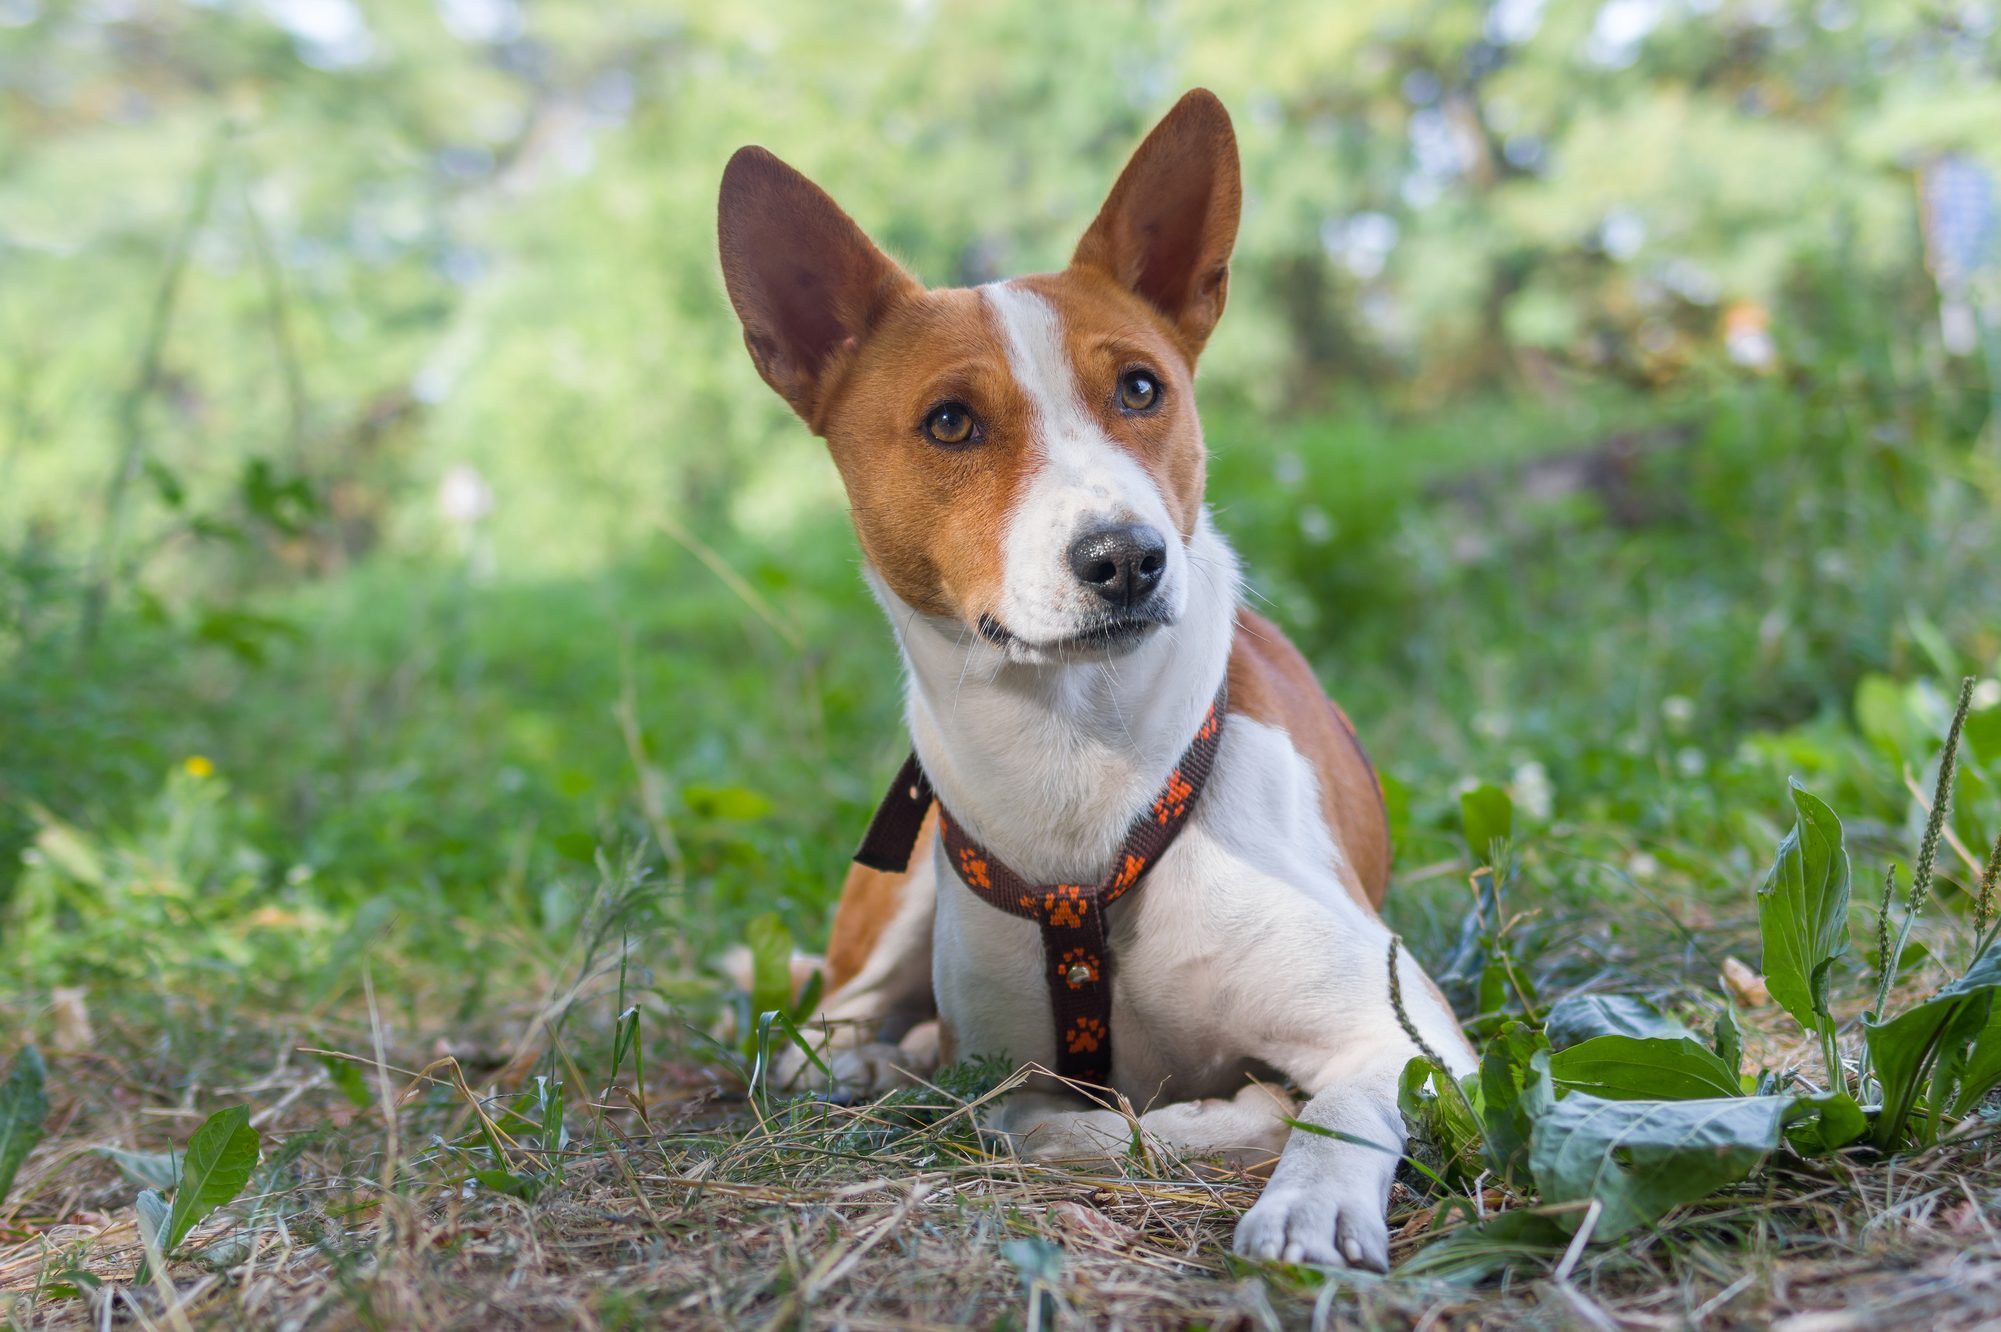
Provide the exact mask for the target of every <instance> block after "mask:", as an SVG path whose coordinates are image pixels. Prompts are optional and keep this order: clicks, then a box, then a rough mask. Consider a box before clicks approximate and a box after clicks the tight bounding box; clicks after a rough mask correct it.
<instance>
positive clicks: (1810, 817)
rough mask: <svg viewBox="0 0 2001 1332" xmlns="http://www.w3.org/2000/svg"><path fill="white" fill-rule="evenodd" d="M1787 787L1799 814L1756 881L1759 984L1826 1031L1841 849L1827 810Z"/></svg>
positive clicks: (1842, 925) (1837, 948)
mask: <svg viewBox="0 0 2001 1332" xmlns="http://www.w3.org/2000/svg"><path fill="white" fill-rule="evenodd" d="M1791 787H1792V797H1793V805H1794V807H1795V808H1796V809H1797V810H1798V811H1799V817H1798V819H1797V820H1796V821H1795V822H1794V824H1793V828H1792V831H1791V832H1789V833H1787V834H1786V836H1785V840H1784V841H1782V842H1780V843H1779V851H1778V857H1777V859H1776V860H1774V861H1773V863H1772V869H1771V872H1770V873H1769V874H1767V875H1766V876H1765V881H1764V883H1763V884H1761V885H1760V886H1759V888H1758V934H1759V936H1760V937H1761V938H1762V939H1763V941H1764V946H1765V984H1766V985H1767V986H1768V987H1770V989H1771V992H1772V998H1774V999H1776V1000H1778V1002H1779V1004H1780V1005H1781V1006H1782V1007H1783V1008H1784V1009H1785V1010H1786V1011H1787V1012H1788V1013H1791V1014H1792V1015H1793V1018H1794V1020H1795V1021H1797V1022H1798V1023H1799V1024H1800V1025H1801V1026H1802V1027H1805V1028H1806V1029H1807V1030H1809V1031H1816V1032H1818V1031H1828V1030H1832V1028H1833V1024H1834V1018H1833V1016H1832V1015H1831V1014H1830V1013H1829V1011H1828V1002H1827V989H1828V978H1829V975H1830V972H1831V969H1832V967H1833V965H1834V961H1835V959H1836V958H1838V957H1840V956H1841V955H1842V954H1843V953H1845V952H1847V951H1848V850H1847V848H1846V847H1845V846H1843V845H1842V838H1841V820H1840V819H1838V818H1836V817H1835V816H1834V811H1833V810H1831V809H1829V808H1828V807H1827V806H1826V805H1825V804H1823V803H1822V802H1821V801H1820V800H1819V799H1818V798H1816V797H1815V796H1814V795H1812V794H1811V793H1809V792H1808V791H1807V790H1806V788H1805V787H1803V786H1801V785H1800V784H1799V783H1798V782H1796V781H1795V782H1793V783H1791Z"/></svg>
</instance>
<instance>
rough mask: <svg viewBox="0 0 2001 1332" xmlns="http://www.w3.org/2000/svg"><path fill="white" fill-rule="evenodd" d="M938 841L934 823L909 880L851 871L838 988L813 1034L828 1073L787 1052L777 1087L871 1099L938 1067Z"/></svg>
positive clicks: (840, 929)
mask: <svg viewBox="0 0 2001 1332" xmlns="http://www.w3.org/2000/svg"><path fill="white" fill-rule="evenodd" d="M931 836H932V832H931V828H930V826H929V825H927V827H926V830H925V835H924V838H923V840H922V841H920V842H919V843H918V847H917V850H916V853H915V854H914V855H913V856H912V858H911V868H910V869H909V871H908V872H906V873H904V874H901V875H887V874H883V873H881V872H879V871H875V870H866V869H862V868H860V867H859V866H858V867H856V869H855V871H854V872H853V873H851V874H850V875H849V878H848V883H847V886H846V888H845V889H844V890H843V892H842V894H841V905H840V907H839V909H838V911H837V912H836V914H835V918H834V937H833V941H832V945H831V946H830V947H829V949H828V959H827V961H828V979H829V981H830V982H831V984H832V987H833V988H832V989H831V991H830V992H829V993H828V995H827V997H826V999H825V1000H824V1001H823V1002H822V1004H821V1006H820V1012H819V1015H818V1017H817V1018H816V1019H815V1020H814V1021H813V1022H812V1023H811V1024H810V1025H809V1027H808V1029H807V1030H806V1032H805V1035H806V1036H807V1037H808V1038H809V1039H811V1040H813V1041H814V1042H816V1044H817V1045H818V1046H819V1048H818V1049H817V1050H816V1051H815V1053H817V1054H818V1055H819V1056H820V1060H821V1062H822V1063H824V1064H825V1065H826V1071H825V1072H823V1071H822V1070H821V1069H820V1068H819V1067H817V1066H816V1065H815V1064H814V1063H813V1061H812V1060H810V1059H808V1058H807V1057H806V1054H805V1052H804V1051H802V1050H800V1049H798V1048H797V1047H788V1048H787V1049H786V1050H785V1051H784V1052H783V1053H782V1054H781V1055H780V1056H779V1058H778V1060H777V1067H776V1069H775V1070H774V1072H775V1075H776V1081H777V1085H779V1086H781V1087H789V1088H804V1087H814V1088H816V1089H819V1090H825V1091H838V1092H842V1093H845V1094H847V1095H850V1096H855V1097H862V1098H866V1097H870V1096H879V1095H881V1094H882V1093H883V1092H886V1091H889V1090H891V1089H892V1088H894V1087H898V1086H902V1085H904V1084H906V1083H907V1082H908V1081H909V1079H908V1078H907V1077H905V1076H904V1074H905V1073H906V1072H907V1073H909V1074H913V1075H915V1076H917V1077H928V1076H929V1075H930V1074H931V1073H932V1072H934V1071H935V1070H936V1069H937V1067H938V1062H939V1039H938V1028H937V1023H936V1021H935V1020H934V1019H935V1016H936V1013H937V1004H936V1002H935V1001H934V1000H933V998H932V994H931V924H932V917H933V916H934V914H935V913H936V907H937V882H938V881H937V869H936V865H935V863H934V858H933V856H932V854H931V842H930V838H931ZM823 1037H824V1039H823ZM899 1070H901V1071H899Z"/></svg>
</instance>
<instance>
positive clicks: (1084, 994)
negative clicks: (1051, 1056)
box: [855, 681, 1229, 1084]
mask: <svg viewBox="0 0 2001 1332" xmlns="http://www.w3.org/2000/svg"><path fill="white" fill-rule="evenodd" d="M1228 694H1229V684H1228V682H1227V681H1225V682H1224V684H1223V685H1222V686H1220V687H1219V688H1218V689H1217V690H1216V699H1215V701H1214V702H1212V703H1211V704H1210V705H1209V710H1208V712H1207V713H1205V714H1204V715H1203V718H1202V724H1201V726H1199V727H1198V728H1196V731H1195V738H1194V739H1193V740H1191V741H1189V742H1188V748H1187V749H1185V750H1183V751H1182V754H1181V760H1180V762H1178V763H1176V764H1175V766H1174V770H1173V771H1172V772H1170V773H1168V774H1167V780H1166V782H1164V783H1163V784H1162V785H1161V788H1160V793H1159V794H1158V795H1156V796H1155V797H1154V798H1153V802H1152V803H1151V804H1150V805H1148V806H1147V808H1146V809H1144V810H1142V811H1141V812H1140V815H1139V817H1138V818H1136V819H1134V820H1133V825H1132V827H1131V829H1129V830H1128V831H1127V833H1126V838H1125V841H1124V843H1123V844H1122V845H1121V846H1120V847H1119V849H1118V852H1117V853H1116V854H1115V855H1114V856H1113V857H1112V867H1111V868H1110V869H1109V870H1107V871H1106V873H1105V877H1104V878H1102V879H1100V880H1099V881H1098V882H1097V883H1095V884H1079V883H1057V884H1049V885H1046V886H1043V885H1037V884H1032V883H1029V882H1028V881H1027V880H1026V879H1023V878H1022V877H1021V876H1020V875H1018V874H1016V873H1015V872H1014V871H1013V870H1011V869H1009V868H1008V867H1007V866H1006V865H1003V864H1002V863H1001V862H1000V861H999V860H997V859H995V858H994V857H993V856H992V855H990V854H988V852H987V850H986V848H985V847H982V846H981V845H980V844H979V843H977V842H975V841H974V840H973V839H972V838H971V837H969V836H967V835H966V831H965V829H963V828H961V827H960V826H959V824H958V822H957V821H956V820H954V819H953V818H952V815H951V812H950V811H949V810H947V809H946V808H945V807H944V804H943V802H939V805H938V829H939V832H940V835H942V836H943V838H944V839H945V854H946V856H947V858H948V859H950V860H951V862H952V868H953V869H954V870H956V871H957V872H958V875H959V880H960V882H962V883H964V884H965V885H966V887H968V888H970V889H971V890H972V891H973V895H974V896H975V897H977V898H979V899H980V900H981V901H982V902H985V903H986V904H987V905H988V906H991V907H995V908H998V909H999V910H1001V911H1005V912H1007V913H1008V914H1009V915H1011V916H1021V917H1024V918H1026V919H1028V920H1032V921H1034V922H1036V923H1037V924H1038V925H1040V926H1041V927H1042V968H1043V976H1044V978H1045V979H1046V980H1047V981H1048V982H1049V1003H1050V1009H1051V1012H1052V1014H1053V1016H1054V1019H1055V1023H1056V1071H1057V1073H1058V1074H1059V1075H1061V1076H1062V1077H1065V1078H1074V1079H1076V1080H1077V1081H1079V1082H1091V1083H1099V1084H1103V1083H1106V1082H1109V1081H1110V1079H1111V1074H1112V953H1111V942H1110V938H1109V935H1108V931H1107V929H1106V925H1105V908H1106V907H1108V906H1110V905H1111V904H1112V903H1113V902H1116V901H1118V900H1119V899H1120V898H1121V897H1124V896H1125V895H1126V894H1127V893H1130V892H1134V891H1136V890H1137V889H1138V888H1139V886H1140V884H1141V883H1142V882H1143V881H1144V880H1145V878H1146V875H1147V871H1149V870H1150V869H1152V868H1153V865H1154V862H1155V861H1157V860H1159V859H1160V856H1161V853H1162V852H1164V851H1166V850H1167V848H1168V847H1169V846H1170V845H1171V844H1172V843H1173V841H1174V839H1175V837H1177V836H1178V835H1179V834H1180V832H1181V830H1182V828H1184V827H1186V826H1187V823H1188V817H1189V815H1190V814H1191V813H1192V812H1193V811H1194V809H1195V802H1196V800H1197V799H1199V798H1200V797H1201V795H1202V787H1203V785H1204V784H1205V783H1207V782H1208V780H1209V770H1210V769H1211V768H1212V767H1213V766H1214V765H1215V762H1216V749H1217V745H1218V744H1219V742H1220V741H1221V739H1222V734H1223V716H1224V713H1225V711H1226V706H1225V705H1226V704H1227V702H1228ZM937 799H938V797H937V793H936V792H935V791H933V790H932V789H931V780H930V779H929V778H928V777H926V776H925V775H924V766H923V765H922V764H921V763H919V762H918V761H917V755H916V754H915V753H912V754H911V756H910V757H909V758H907V759H905V760H904V762H903V767H902V769H901V770H900V771H899V772H898V773H897V774H896V781H895V782H894V783H893V784H892V785H891V786H890V788H889V794H887V795H886V796H884V797H883V800H882V804H881V805H880V806H878V807H877V809H876V812H875V819H874V820H873V821H872V822H871V823H870V824H869V830H868V835H867V836H866V837H864V838H863V839H862V844H861V849H860V850H858V851H856V852H855V859H856V860H857V861H858V862H860V863H861V864H863V865H866V866H868V867H869V868H870V869H877V870H883V871H886V872H889V873H900V872H902V871H903V870H905V869H907V868H909V865H910V856H911V853H912V852H913V851H914V850H916V847H917V837H918V832H919V830H920V829H921V828H922V827H923V824H924V816H925V814H926V813H928V812H929V811H930V809H931V805H932V802H933V801H936V800H937Z"/></svg>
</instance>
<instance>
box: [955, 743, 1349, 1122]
mask: <svg viewBox="0 0 2001 1332" xmlns="http://www.w3.org/2000/svg"><path fill="white" fill-rule="evenodd" d="M1341 864H1342V861H1341V860H1340V858H1339V852H1338V850H1337V849H1336V848H1335V847H1334V846H1333V843H1332V841H1331V839H1330V837H1329V833H1328V830H1327V826H1326V821H1325V819H1324V817H1323V816H1322V814H1321V810H1320V803H1319V791H1318V786H1317V783H1316V782H1315V780H1314V777H1313V773H1312V769H1311V768H1310V767H1309V766H1308V765H1307V763H1306V761H1305V760H1304V759H1303V758H1302V757H1301V756H1300V755H1299V753H1298V752H1297V750H1295V749H1294V748H1293V746H1292V744H1291V741H1290V740H1289V739H1288V738H1287V737H1286V735H1285V733H1284V732H1282V731H1278V730H1275V729H1273V728H1271V727H1267V726H1263V725H1260V724H1258V723H1256V722H1253V721H1250V720H1248V719H1246V718H1241V717H1232V718H1231V719H1230V720H1229V722H1228V723H1227V725H1226V728H1225V733H1224V740H1223V745H1222V748H1221V750H1220V752H1219V753H1218V756H1217V763H1216V768H1215V771H1214V773H1213V774H1212V776H1211V778H1210V781H1209V784H1208V787H1207V789H1206V790H1205V791H1204V794H1203V796H1202V801H1201V804H1200V805H1199V806H1198V808H1197V811H1196V814H1195V817H1194V818H1193V819H1191V820H1190V823H1189V825H1188V827H1187V828H1186V829H1185V830H1184V831H1183V833H1182V834H1181V836H1180V838H1179V839H1177V840H1176V842H1175V843H1174V845H1173V846H1172V847H1171V848H1170V849H1169V850H1168V851H1167V853H1166V854H1165V855H1163V856H1162V857H1161V858H1160V860H1159V861H1158V863H1157V864H1156V865H1155V867H1154V869H1153V871H1152V872H1151V873H1150V874H1149V875H1148V877H1147V879H1146V881H1145V883H1144V885H1143V887H1142V888H1141V889H1140V891H1139V892H1138V893H1137V894H1133V895H1128V896H1127V897H1126V898H1124V899H1121V900H1120V901H1118V902H1116V903H1114V904H1113V905H1112V906H1111V907H1110V909H1109V913H1108V923H1109V926H1110V930H1111V945H1112V950H1113V981H1112V1052H1113V1065H1112V1068H1113V1073H1112V1078H1113V1082H1114V1083H1115V1084H1116V1086H1117V1087H1118V1089H1119V1090H1120V1091H1122V1092H1124V1093H1125V1094H1126V1095H1127V1096H1128V1097H1129V1098H1130V1099H1132V1100H1133V1101H1134V1103H1135V1104H1138V1105H1145V1104H1148V1103H1152V1102H1155V1101H1161V1100H1184V1099H1189V1098H1195V1097H1206V1096H1216V1095H1223V1096H1228V1095H1230V1094H1233V1093H1234V1092H1235V1091H1236V1090H1237V1089H1238V1088H1240V1087H1241V1086H1242V1085H1243V1081H1244V1077H1245V1075H1246V1073H1248V1072H1252V1071H1255V1070H1254V1068H1253V1065H1252V1063H1251V1061H1250V1059H1249V1057H1248V1053H1247V1052H1248V1051H1250V1050H1253V1049H1269V1048H1270V1046H1271V1041H1272V1037H1273V1035H1274V1033H1275V1032H1283V1031H1289V1030H1291V1029H1292V1028H1293V1027H1294V1026H1298V1027H1300V1028H1301V1029H1302V1030H1304V1029H1305V1028H1308V1027H1313V1026H1324V1024H1325V1018H1326V1016H1327V1013H1326V1010H1325V1005H1328V1004H1339V1003H1340V1002H1341V1000H1342V998H1343V996H1342V995H1340V994H1338V993H1334V992H1331V991H1330V986H1329V984H1328V977H1329V976H1330V974H1336V975H1337V974H1338V973H1339V971H1340V970H1341V965H1340V964H1341V961H1342V960H1344V959H1343V955H1348V956H1352V958H1353V959H1354V962H1355V963H1356V964H1357V965H1360V964H1362V963H1363V959H1365V958H1367V957H1371V956H1373V957H1374V958H1375V959H1377V960H1378V962H1379V961H1380V958H1381V955H1382V953H1381V941H1383V940H1384V939H1385V938H1386V936H1385V935H1384V933H1383V928H1382V926H1381V925H1380V923H1378V922H1376V921H1375V920H1374V919H1373V918H1371V917H1369V916H1368V915H1367V914H1366V913H1364V912H1362V911H1361V910H1360V909H1359V908H1357V907H1356V906H1355V905H1354V903H1353V900H1352V898H1351V897H1350V896H1349V894H1348V893H1347V891H1346V890H1345V889H1344V888H1343V887H1342V885H1341V882H1340V879H1339V877H1338V876H1339V868H1338V867H1339V866H1340V865H1341ZM939 883H940V891H939V895H938V910H937V925H936V934H935V938H934V951H933V983H934V985H935V988H936V993H937V997H938V1003H939V1008H940V1012H941V1014H942V1015H943V1016H944V1018H945V1020H946V1021H947V1022H948V1023H949V1024H950V1026H951V1028H952V1030H953V1033H954V1036H955V1039H956V1041H957V1045H958V1048H959V1049H960V1050H961V1051H963V1052H964V1053H966V1054H968V1055H973V1054H991V1055H999V1056H1004V1057H1005V1058H1007V1059H1009V1060H1011V1061H1013V1062H1015V1063H1026V1062H1035V1063H1040V1064H1042V1065H1043V1066H1045V1067H1048V1068H1054V1067H1055V1065H1056V1036H1055V1032H1054V1029H1053V1024H1052V1019H1051V1011H1050V1000H1049V988H1048V983H1047V980H1046V977H1045V974H1044V970H1045V967H1046V966H1048V965H1051V964H1050V963H1048V962H1046V961H1045V959H1044V957H1043V949H1042V936H1041V930H1040V928H1039V927H1038V926H1037V925H1036V924H1035V923H1034V922H1033V921H1029V920H1023V919H1020V918H1018V917H1015V916H1011V915H1008V914H1007V913H1005V912H1002V911H999V910H997V909H995V908H993V907H991V906H989V905H987V904H986V903H984V902H982V901H980V900H979V899H978V898H976V897H975V896H974V895H973V894H972V893H971V892H970V891H968V890H967V889H966V888H965V885H963V884H962V883H959V882H958V880H957V879H956V877H955V876H954V875H953V873H952V871H951V870H950V868H949V867H946V866H945V865H943V864H942V863H941V865H940V867H939ZM1330 964H1331V965H1330ZM1377 979H1378V983H1380V981H1379V978H1377ZM1333 988H1334V989H1337V990H1338V989H1339V988H1340V987H1338V986H1335V987H1333ZM1316 1013H1317V1014H1318V1019H1319V1020H1318V1021H1314V1020H1313V1019H1314V1015H1315V1014H1316Z"/></svg>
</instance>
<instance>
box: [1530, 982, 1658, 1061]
mask: <svg viewBox="0 0 2001 1332" xmlns="http://www.w3.org/2000/svg"><path fill="white" fill-rule="evenodd" d="M1543 1031H1544V1032H1545V1033H1546V1034H1547V1035H1548V1036H1549V1043H1550V1046H1551V1047H1552V1048H1554V1049H1558V1050H1562V1049H1564V1048H1566V1047H1568V1046H1572V1045H1578V1044H1580V1043H1582V1042H1584V1041H1588V1040H1591V1039H1593V1038H1594V1037H1598V1036H1634V1037H1639V1038H1641V1039H1648V1040H1675V1039H1679V1038H1681V1037H1686V1036H1693V1035H1694V1034H1695V1033H1694V1032H1692V1031H1690V1030H1689V1029H1688V1028H1687V1027H1685V1026H1683V1025H1682V1024H1681V1023H1679V1022H1677V1021H1675V1020H1674V1019H1673V1018H1671V1017H1668V1016H1666V1015H1665V1014H1663V1013H1662V1012H1661V1011H1660V1010H1659V1009H1658V1008H1655V1007H1654V1006H1653V1005H1652V1004H1650V1003H1648V1002H1647V1001H1646V1000H1644V999H1640V998H1637V997H1635V996H1633V995H1630V994H1573V995H1571V996H1570V997H1569V998H1568V999H1560V1000H1558V1001H1557V1002H1556V1003H1555V1004H1553V1005H1551V1007H1550V1010H1549V1017H1548V1019H1547V1020H1546V1021H1545V1022H1544V1023H1543Z"/></svg>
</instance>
